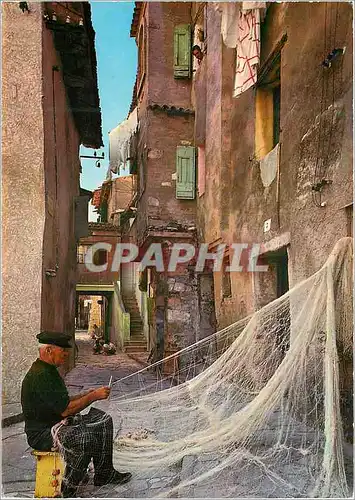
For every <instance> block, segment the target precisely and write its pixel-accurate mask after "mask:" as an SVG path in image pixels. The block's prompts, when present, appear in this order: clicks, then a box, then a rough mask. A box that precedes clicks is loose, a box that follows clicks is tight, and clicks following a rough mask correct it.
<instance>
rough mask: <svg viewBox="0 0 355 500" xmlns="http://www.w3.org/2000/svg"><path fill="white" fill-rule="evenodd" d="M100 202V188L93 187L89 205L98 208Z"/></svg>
mask: <svg viewBox="0 0 355 500" xmlns="http://www.w3.org/2000/svg"><path fill="white" fill-rule="evenodd" d="M100 202H101V188H99V189H95V191H94V192H93V195H92V198H91V205H94V207H96V208H98V207H99V206H100Z"/></svg>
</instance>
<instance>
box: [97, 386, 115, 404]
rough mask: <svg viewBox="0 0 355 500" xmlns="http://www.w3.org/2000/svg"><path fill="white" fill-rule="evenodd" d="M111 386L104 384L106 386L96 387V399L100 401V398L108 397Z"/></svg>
mask: <svg viewBox="0 0 355 500" xmlns="http://www.w3.org/2000/svg"><path fill="white" fill-rule="evenodd" d="M110 392H111V388H110V387H107V386H104V387H99V388H98V389H95V390H94V391H93V394H94V397H95V400H96V401H98V400H100V399H107V398H108V397H109V395H110Z"/></svg>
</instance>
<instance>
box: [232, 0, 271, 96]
mask: <svg viewBox="0 0 355 500" xmlns="http://www.w3.org/2000/svg"><path fill="white" fill-rule="evenodd" d="M252 5H253V6H255V8H253V9H251V8H250V7H251V6H252ZM265 11H266V3H264V2H243V4H242V9H241V10H240V11H239V23H238V33H239V34H238V41H237V63H236V74H235V81H234V92H233V97H238V96H239V95H240V94H241V93H242V92H245V91H246V90H247V89H249V88H250V87H252V86H253V85H255V84H256V81H257V72H258V66H259V63H260V22H261V19H262V18H263V17H264V16H265Z"/></svg>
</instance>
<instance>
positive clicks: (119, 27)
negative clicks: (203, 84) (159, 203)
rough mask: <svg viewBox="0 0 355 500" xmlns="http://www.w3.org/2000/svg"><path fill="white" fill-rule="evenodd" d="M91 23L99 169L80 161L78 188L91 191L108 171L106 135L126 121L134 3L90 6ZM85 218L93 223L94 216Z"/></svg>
mask: <svg viewBox="0 0 355 500" xmlns="http://www.w3.org/2000/svg"><path fill="white" fill-rule="evenodd" d="M90 3H91V12H92V23H93V27H94V30H95V32H96V38H95V48H96V58H97V73H98V83H99V96H100V105H101V113H102V136H103V142H104V148H102V149H100V150H97V154H98V156H101V154H102V152H103V151H104V153H105V160H102V161H100V163H101V168H97V167H95V160H89V159H81V165H82V174H81V179H80V181H81V182H80V185H81V187H83V188H84V189H89V190H93V189H95V188H97V187H99V186H100V185H101V183H102V181H104V180H105V179H106V173H107V169H108V159H109V156H108V154H109V152H108V133H109V131H110V130H112V129H113V128H115V127H116V126H117V125H118V124H119V123H120V122H122V121H123V120H125V119H126V118H127V113H128V110H129V107H130V104H131V99H132V91H133V85H134V82H135V78H136V68H137V47H136V43H135V39H134V38H130V36H129V32H130V28H131V21H132V16H133V9H134V2H123V1H117V2H101V1H98V2H94V1H92V2H90ZM93 153H94V150H93V149H87V148H81V150H80V154H82V155H91V156H92V155H93ZM90 212H91V215H90V216H89V219H90V220H96V217H97V215H96V214H95V215H93V214H92V210H90Z"/></svg>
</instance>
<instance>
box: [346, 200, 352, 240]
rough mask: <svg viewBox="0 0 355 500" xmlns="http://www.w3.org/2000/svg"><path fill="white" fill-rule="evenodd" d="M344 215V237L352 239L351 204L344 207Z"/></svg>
mask: <svg viewBox="0 0 355 500" xmlns="http://www.w3.org/2000/svg"><path fill="white" fill-rule="evenodd" d="M345 213H346V236H350V237H351V238H352V237H353V222H354V219H353V204H351V205H348V206H347V207H345Z"/></svg>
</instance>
